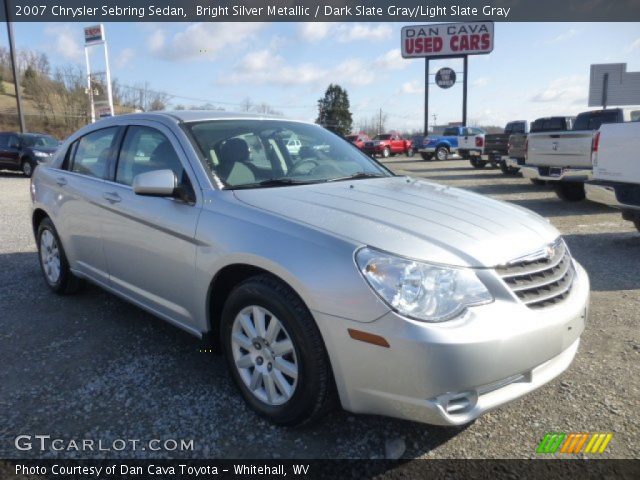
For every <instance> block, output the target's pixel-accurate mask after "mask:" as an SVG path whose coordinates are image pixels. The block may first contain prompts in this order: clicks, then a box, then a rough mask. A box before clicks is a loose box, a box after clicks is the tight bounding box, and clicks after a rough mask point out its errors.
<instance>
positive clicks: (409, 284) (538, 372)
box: [31, 112, 589, 425]
mask: <svg viewBox="0 0 640 480" xmlns="http://www.w3.org/2000/svg"><path fill="white" fill-rule="evenodd" d="M290 145H296V148H295V149H291V148H288V146H290ZM320 147H321V148H320ZM31 195H32V199H33V211H32V222H33V231H34V234H35V236H36V240H37V245H38V249H39V255H40V263H41V266H42V271H43V274H44V278H45V280H46V282H47V284H48V285H49V287H51V289H53V290H54V291H55V292H57V293H60V294H66V293H71V292H73V291H75V290H76V289H77V288H78V287H79V286H80V285H81V283H82V282H83V281H85V280H88V281H90V282H92V283H95V284H97V285H100V286H101V287H103V288H105V289H106V290H108V291H110V292H113V293H114V294H116V295H119V296H120V297H122V298H124V299H126V300H128V301H130V302H132V303H134V304H136V305H138V306H139V307H141V308H143V309H145V310H147V311H149V312H151V313H153V314H154V315H156V316H158V317H160V318H162V319H164V320H166V321H168V322H171V323H172V324H174V325H176V326H178V327H180V328H182V329H184V330H186V331H188V332H190V333H192V334H193V335H196V336H198V337H201V338H204V339H207V340H211V341H213V342H215V344H216V345H218V346H219V347H220V349H221V350H222V351H223V352H224V355H225V357H226V360H227V362H228V364H229V368H230V370H231V373H232V376H233V379H234V380H235V383H236V384H237V386H238V389H239V391H240V393H241V395H242V396H243V397H244V399H245V400H246V401H247V403H248V404H249V405H250V406H251V407H252V408H253V409H254V410H255V411H257V412H258V413H259V414H261V415H263V416H265V417H267V418H269V419H270V420H272V421H273V422H275V423H278V424H287V425H293V424H299V423H302V422H305V421H309V420H313V419H316V418H319V417H320V416H321V415H322V414H323V413H325V412H327V410H328V409H330V408H331V407H332V405H334V403H335V402H334V400H338V399H339V401H340V403H341V405H342V407H343V408H345V409H347V410H349V411H352V412H362V413H373V414H382V415H391V416H395V417H400V418H405V419H412V420H417V421H422V422H428V423H433V424H441V425H459V424H464V423H467V422H469V421H471V420H473V419H474V418H476V417H478V416H479V415H481V414H483V413H485V412H487V411H488V410H491V409H493V408H495V407H497V406H500V405H502V404H504V403H506V402H509V401H511V400H513V399H515V398H517V397H519V396H521V395H523V394H526V393H527V392H530V391H532V390H534V389H536V388H538V387H540V386H541V385H543V384H544V383H546V382H548V381H549V380H551V379H553V378H554V377H556V376H557V375H559V374H560V373H561V372H563V371H564V370H565V369H566V368H567V367H568V366H569V364H570V363H571V361H572V359H573V357H574V355H575V353H576V350H577V348H578V344H579V339H580V334H581V333H582V331H583V329H584V325H585V321H586V315H587V305H588V300H589V280H588V277H587V275H586V273H585V271H584V269H583V268H582V267H581V266H580V265H579V264H578V263H577V262H576V261H575V260H574V259H573V258H572V257H571V254H570V252H569V250H568V249H567V247H566V245H565V243H564V241H563V240H562V238H561V237H560V235H559V233H558V231H557V230H556V229H555V228H553V226H551V225H550V224H549V223H548V222H547V221H546V220H544V219H543V218H541V217H539V216H537V215H535V214H534V213H532V212H530V211H528V210H525V209H522V208H518V207H515V206H510V205H507V204H504V203H501V202H498V201H495V200H491V199H489V198H485V197H483V196H479V195H476V194H473V193H470V192H467V191H464V190H458V189H454V188H449V187H445V186H441V185H438V184H435V183H431V182H428V181H425V180H419V179H414V178H410V177H406V176H396V175H393V174H392V173H391V172H389V171H388V170H387V169H386V168H385V167H383V166H382V165H380V164H378V163H377V162H375V161H374V160H373V159H371V158H369V157H367V156H366V155H364V154H363V153H361V152H360V151H359V150H358V149H357V148H355V147H354V146H353V145H351V144H350V143H348V142H347V141H345V140H343V139H342V138H340V137H338V136H337V135H334V134H333V133H331V132H329V131H327V130H325V129H323V128H321V127H319V126H317V125H313V124H308V123H303V122H296V121H288V120H283V119H274V118H266V117H256V116H248V115H244V116H243V115H235V114H228V113H212V112H175V113H155V114H133V115H123V116H118V117H113V118H109V119H104V120H101V121H99V122H97V123H95V124H93V125H90V126H87V127H85V128H83V129H82V130H80V131H78V132H77V133H75V134H74V135H72V136H71V137H69V138H68V139H67V140H66V141H65V143H64V144H63V145H62V146H61V147H60V149H59V150H58V153H57V154H56V157H55V158H54V160H53V161H52V162H51V163H50V164H48V165H41V166H39V167H38V168H37V169H36V171H35V173H34V176H33V178H32V184H31Z"/></svg>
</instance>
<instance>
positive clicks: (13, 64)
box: [4, 0, 25, 133]
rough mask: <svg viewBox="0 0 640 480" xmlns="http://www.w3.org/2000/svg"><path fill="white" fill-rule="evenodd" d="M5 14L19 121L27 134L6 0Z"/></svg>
mask: <svg viewBox="0 0 640 480" xmlns="http://www.w3.org/2000/svg"><path fill="white" fill-rule="evenodd" d="M4 13H5V15H6V16H7V32H8V34H9V55H10V56H11V71H12V72H13V85H14V87H15V89H16V105H17V107H18V119H19V121H20V133H24V132H25V127H24V116H23V115H22V94H21V93H20V77H19V76H18V66H17V64H16V49H15V46H14V44H13V24H12V23H11V22H10V21H9V0H4Z"/></svg>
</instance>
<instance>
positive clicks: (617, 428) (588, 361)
mask: <svg viewBox="0 0 640 480" xmlns="http://www.w3.org/2000/svg"><path fill="white" fill-rule="evenodd" d="M388 165H389V166H390V167H391V168H392V169H393V170H395V171H397V172H399V173H409V174H411V175H415V176H422V177H427V178H430V179H433V180H435V181H438V182H441V183H444V184H448V185H452V186H456V187H463V188H467V189H470V190H473V191H475V192H478V193H482V194H486V195H490V196H492V197H494V198H498V199H500V200H504V201H508V202H512V203H514V204H517V205H521V206H523V207H527V208H530V209H532V210H534V211H536V212H538V213H539V214H541V215H544V216H545V217H547V218H549V220H550V221H551V222H552V223H553V224H554V225H555V226H556V227H558V228H559V229H560V231H561V232H562V233H563V234H564V235H565V238H566V240H567V243H568V244H569V247H570V249H571V251H572V253H573V255H574V256H575V257H576V258H577V259H578V260H579V261H580V262H582V264H583V265H584V266H585V267H586V269H587V270H588V272H589V274H590V275H591V281H592V290H593V292H592V301H591V318H590V320H589V324H588V326H587V330H586V332H585V334H584V335H583V341H582V345H581V347H580V350H579V353H578V356H577V358H576V360H575V361H574V363H573V365H572V366H571V368H570V370H569V371H568V372H566V373H565V374H564V375H563V376H561V378H559V379H557V380H556V381H554V382H552V383H551V384H549V385H547V386H545V387H544V388H542V389H541V390H539V391H538V392H536V393H534V394H532V395H529V396H527V397H526V398H524V399H521V400H519V401H516V402H514V403H512V404H510V405H508V406H506V407H504V408H501V409H499V410H497V411H495V412H492V413H490V414H488V415H486V416H484V417H482V418H480V419H479V420H477V421H476V422H474V423H473V424H471V425H469V426H467V427H466V428H452V429H446V428H439V427H431V426H428V425H421V424H417V423H411V422H405V421H399V420H393V419H387V418H380V417H373V416H359V415H351V414H349V413H346V412H343V411H337V412H335V413H334V414H333V415H331V416H329V417H328V418H326V419H325V420H324V421H323V422H322V423H321V424H319V425H315V426H309V427H305V428H303V429H285V428H277V427H274V426H270V425H269V424H268V423H266V422H264V421H262V420H260V419H259V418H257V417H256V416H255V415H254V414H253V413H252V412H251V411H249V410H248V409H247V408H246V407H245V406H244V404H243V402H242V401H241V400H240V397H239V396H238V395H237V394H236V392H235V390H234V388H233V386H232V385H231V382H230V380H229V378H228V376H227V373H226V369H225V366H224V362H223V359H222V357H221V356H216V355H213V354H206V353H199V352H198V351H197V349H198V348H199V344H198V342H197V341H196V340H195V339H193V338H191V337H189V336H188V335H187V334H184V333H182V332H181V331H179V330H177V329H175V328H173V327H171V326H169V325H167V324H165V323H163V322H161V321H159V320H157V319H155V318H153V317H152V316H150V315H148V314H146V313H144V312H143V311H141V310H139V309H137V308H136V307H133V306H131V305H129V304H127V303H125V302H123V301H121V300H119V299H118V298H116V297H114V296H112V295H110V294H107V293H105V292H103V291H101V290H99V289H97V288H95V287H88V288H87V289H85V290H84V291H83V292H82V293H80V294H78V295H75V296H70V297H58V296H56V295H54V294H52V293H50V292H49V290H48V289H47V288H46V287H45V285H44V283H43V280H41V277H40V271H39V267H38V263H37V256H36V253H35V251H36V249H35V245H34V242H33V239H32V234H31V231H30V226H29V219H28V215H29V193H28V188H29V181H28V180H27V179H25V178H22V177H21V176H19V175H15V174H11V173H8V172H2V173H0V391H1V392H2V393H1V394H0V458H6V457H14V458H15V457H19V456H35V457H38V456H43V454H42V453H41V452H39V451H35V450H34V451H25V452H18V451H16V450H15V448H14V446H13V439H14V437H15V436H16V435H19V434H29V435H35V434H48V435H51V436H52V437H54V438H55V437H57V438H62V439H66V440H70V439H84V438H87V439H94V440H95V441H97V440H99V439H102V441H103V442H104V444H105V445H110V444H111V441H112V440H114V439H140V440H141V441H143V442H144V441H146V440H149V439H154V438H159V439H168V438H170V439H187V440H188V439H193V440H194V447H195V448H194V451H193V452H190V451H188V452H179V451H173V452H164V453H162V452H158V453H151V452H149V451H148V450H147V451H136V452H131V451H126V452H122V453H118V452H113V451H112V452H95V453H93V455H92V454H91V453H90V452H88V453H84V454H81V455H79V456H84V457H88V456H98V457H117V456H119V457H123V458H130V457H136V456H138V457H147V456H173V457H267V458H269V457H276V458H279V457H306V458H308V457H315V458H325V457H329V458H372V457H377V458H383V457H384V456H385V448H386V446H387V447H388V448H389V449H390V450H395V451H396V454H397V453H400V452H402V451H403V447H404V453H403V456H404V457H408V458H414V457H427V458H443V457H444V458H449V457H467V458H468V457H476V458H483V457H497V458H503V457H524V458H527V457H532V456H533V455H534V451H535V448H536V446H537V444H538V442H539V441H540V439H541V438H542V436H543V435H544V434H545V433H546V432H550V431H560V432H571V431H585V432H594V431H599V432H609V431H611V432H613V433H614V437H613V440H612V442H611V444H610V446H609V447H608V449H607V450H608V451H607V453H605V454H604V455H605V456H610V457H627V458H638V457H639V456H640V442H639V440H640V438H639V428H640V426H639V423H640V404H639V403H640V375H638V373H639V365H640V328H639V327H640V319H639V318H638V316H639V315H638V314H639V312H640V275H639V274H638V271H639V267H640V234H639V233H638V232H636V230H635V229H634V228H633V225H632V224H631V223H629V222H625V221H623V220H622V219H621V218H620V215H619V213H616V212H614V211H612V210H609V209H607V208H605V207H602V206H599V205H596V204H592V203H588V202H580V203H576V204H567V203H562V202H560V201H559V200H557V199H556V197H555V195H554V194H553V193H552V192H551V191H550V190H549V189H548V188H547V187H539V186H534V185H531V184H530V183H529V182H528V181H527V180H524V179H522V178H517V177H516V178H507V177H504V176H503V175H502V174H501V173H500V172H499V171H498V170H490V169H487V170H483V171H477V170H474V169H472V168H471V167H470V165H469V164H468V163H466V162H463V161H447V162H423V161H417V160H415V159H406V158H400V157H396V158H393V159H391V160H390V161H389V162H388ZM71 454H73V452H70V453H58V454H56V453H51V452H49V453H46V454H44V456H55V455H71Z"/></svg>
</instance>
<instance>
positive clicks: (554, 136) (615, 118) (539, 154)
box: [521, 108, 630, 201]
mask: <svg viewBox="0 0 640 480" xmlns="http://www.w3.org/2000/svg"><path fill="white" fill-rule="evenodd" d="M629 119H630V112H629V111H628V110H623V109H621V108H612V109H607V110H592V111H588V112H583V113H581V114H579V115H578V116H577V117H576V120H575V122H574V124H573V129H572V130H571V131H557V132H538V133H531V134H529V137H528V139H527V157H526V160H525V164H524V165H522V166H521V170H522V173H523V175H524V176H525V177H528V178H532V179H535V180H544V181H547V182H553V183H554V185H555V189H556V193H557V195H558V197H560V198H561V199H562V200H566V201H579V200H582V199H584V198H585V193H584V182H586V181H587V180H589V179H590V178H591V173H592V156H593V154H594V149H595V146H596V145H595V138H596V132H597V131H598V129H599V128H600V126H601V125H603V124H607V123H620V122H624V121H628V120H629Z"/></svg>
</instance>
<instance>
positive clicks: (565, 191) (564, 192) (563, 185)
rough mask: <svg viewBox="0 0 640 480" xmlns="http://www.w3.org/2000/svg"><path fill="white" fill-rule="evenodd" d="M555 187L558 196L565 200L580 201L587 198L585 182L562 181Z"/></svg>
mask: <svg viewBox="0 0 640 480" xmlns="http://www.w3.org/2000/svg"><path fill="white" fill-rule="evenodd" d="M555 189H556V195H558V198H560V199H561V200H564V201H565V202H579V201H580V200H584V199H585V193H584V183H577V182H560V183H558V185H556V187H555Z"/></svg>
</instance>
